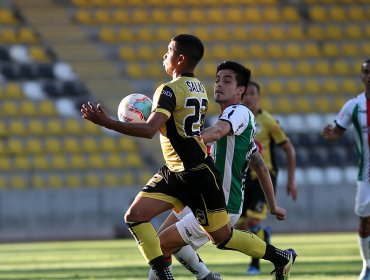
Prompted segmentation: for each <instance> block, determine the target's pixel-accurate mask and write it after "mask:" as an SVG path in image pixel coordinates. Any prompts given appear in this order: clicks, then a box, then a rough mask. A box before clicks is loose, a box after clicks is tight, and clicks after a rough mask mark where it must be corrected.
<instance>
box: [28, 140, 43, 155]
mask: <svg viewBox="0 0 370 280" xmlns="http://www.w3.org/2000/svg"><path fill="white" fill-rule="evenodd" d="M25 149H26V151H27V152H28V153H41V152H42V151H44V145H43V143H42V141H41V139H40V138H37V137H31V138H28V139H27V140H26V145H25Z"/></svg>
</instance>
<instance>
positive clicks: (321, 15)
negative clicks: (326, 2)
mask: <svg viewBox="0 0 370 280" xmlns="http://www.w3.org/2000/svg"><path fill="white" fill-rule="evenodd" d="M310 16H311V18H312V20H313V21H326V20H328V13H327V11H326V9H325V7H323V6H321V5H315V6H311V7H310Z"/></svg>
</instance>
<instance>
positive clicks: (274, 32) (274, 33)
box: [268, 25, 286, 40]
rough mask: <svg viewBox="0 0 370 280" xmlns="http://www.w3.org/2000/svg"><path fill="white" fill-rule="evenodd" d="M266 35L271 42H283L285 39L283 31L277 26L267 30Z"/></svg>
mask: <svg viewBox="0 0 370 280" xmlns="http://www.w3.org/2000/svg"><path fill="white" fill-rule="evenodd" d="M268 34H269V37H270V39H273V40H284V39H285V36H286V35H285V29H284V28H283V27H282V26H279V25H272V26H270V28H269V29H268Z"/></svg>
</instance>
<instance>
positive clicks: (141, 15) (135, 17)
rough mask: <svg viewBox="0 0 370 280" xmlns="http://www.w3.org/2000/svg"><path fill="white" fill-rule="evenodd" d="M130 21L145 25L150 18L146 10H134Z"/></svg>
mask: <svg viewBox="0 0 370 280" xmlns="http://www.w3.org/2000/svg"><path fill="white" fill-rule="evenodd" d="M130 20H131V22H132V23H147V22H149V20H150V17H149V14H148V11H147V10H146V9H142V8H136V9H134V10H133V11H132V14H131V17H130Z"/></svg>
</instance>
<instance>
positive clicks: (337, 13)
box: [328, 5, 348, 21]
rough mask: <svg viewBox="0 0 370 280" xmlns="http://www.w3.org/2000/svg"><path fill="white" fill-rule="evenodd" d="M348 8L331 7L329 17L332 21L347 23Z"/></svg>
mask: <svg viewBox="0 0 370 280" xmlns="http://www.w3.org/2000/svg"><path fill="white" fill-rule="evenodd" d="M345 9H347V8H344V7H341V6H334V5H333V6H329V10H328V16H329V18H330V19H332V20H336V21H347V20H348V18H347V12H346V10H345Z"/></svg>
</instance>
